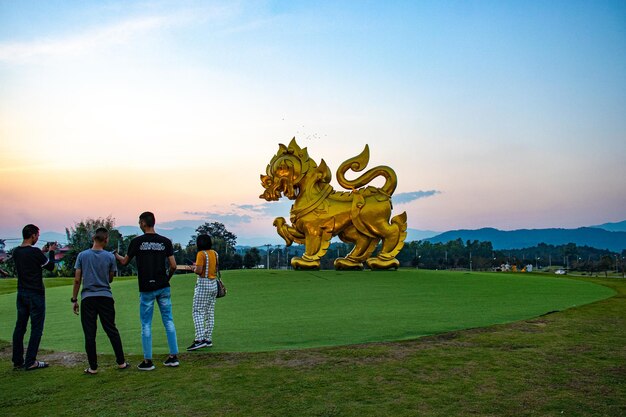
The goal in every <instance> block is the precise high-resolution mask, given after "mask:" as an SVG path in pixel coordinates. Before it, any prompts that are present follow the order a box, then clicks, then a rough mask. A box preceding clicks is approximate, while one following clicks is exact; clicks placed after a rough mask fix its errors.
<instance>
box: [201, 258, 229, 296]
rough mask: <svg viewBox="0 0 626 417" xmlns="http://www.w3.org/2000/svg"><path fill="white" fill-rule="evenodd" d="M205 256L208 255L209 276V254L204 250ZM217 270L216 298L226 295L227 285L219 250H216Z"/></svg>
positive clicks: (207, 271)
mask: <svg viewBox="0 0 626 417" xmlns="http://www.w3.org/2000/svg"><path fill="white" fill-rule="evenodd" d="M204 256H206V277H207V278H208V277H209V254H208V253H207V252H206V251H204ZM215 272H216V273H217V278H216V279H215V281H217V296H216V298H222V297H225V296H226V286H225V285H224V283H223V282H222V273H221V272H220V262H219V259H218V257H217V252H215Z"/></svg>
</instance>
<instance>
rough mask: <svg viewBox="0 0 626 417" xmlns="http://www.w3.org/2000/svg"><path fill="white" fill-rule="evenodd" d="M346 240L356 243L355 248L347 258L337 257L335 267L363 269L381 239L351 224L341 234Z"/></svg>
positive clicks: (342, 238)
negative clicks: (361, 231)
mask: <svg viewBox="0 0 626 417" xmlns="http://www.w3.org/2000/svg"><path fill="white" fill-rule="evenodd" d="M339 238H340V239H341V240H342V241H344V242H349V243H354V248H352V250H351V251H350V253H349V254H348V255H346V257H345V258H337V259H335V269H363V262H364V261H365V260H366V259H367V257H368V256H370V255H371V254H372V252H374V249H376V245H377V244H378V241H379V240H380V239H372V238H370V237H367V236H365V235H364V234H362V233H360V232H359V231H358V230H357V229H356V227H354V226H350V227H348V228H347V229H345V230H344V231H343V232H341V233H340V234H339Z"/></svg>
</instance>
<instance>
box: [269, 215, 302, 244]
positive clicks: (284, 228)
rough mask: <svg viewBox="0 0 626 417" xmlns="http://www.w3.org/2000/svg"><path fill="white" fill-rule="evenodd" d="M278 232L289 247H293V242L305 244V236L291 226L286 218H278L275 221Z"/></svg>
mask: <svg viewBox="0 0 626 417" xmlns="http://www.w3.org/2000/svg"><path fill="white" fill-rule="evenodd" d="M273 224H274V226H276V231H277V232H278V234H279V235H280V237H282V238H283V239H284V240H285V243H286V244H287V246H291V244H292V243H293V242H296V243H300V244H302V243H304V234H302V233H301V232H300V231H299V230H298V229H296V228H295V227H293V226H289V225H288V224H287V221H286V220H285V218H284V217H276V218H275V219H274V223H273Z"/></svg>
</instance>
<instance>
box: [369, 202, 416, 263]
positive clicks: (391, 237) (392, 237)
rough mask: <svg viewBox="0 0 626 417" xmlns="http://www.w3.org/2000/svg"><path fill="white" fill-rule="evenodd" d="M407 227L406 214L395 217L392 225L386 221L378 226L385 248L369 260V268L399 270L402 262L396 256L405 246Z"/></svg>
mask: <svg viewBox="0 0 626 417" xmlns="http://www.w3.org/2000/svg"><path fill="white" fill-rule="evenodd" d="M406 227H407V223H406V212H404V213H402V214H399V215H397V216H394V217H393V218H392V219H391V224H388V223H387V222H386V221H383V222H379V223H378V224H376V230H377V231H378V232H379V233H380V234H381V235H382V237H383V247H382V249H381V251H380V253H379V254H378V255H377V256H376V257H375V258H369V259H368V260H367V266H369V267H370V268H372V269H394V268H395V269H397V268H398V267H399V266H400V262H399V261H398V260H397V259H396V255H397V254H398V253H399V252H400V250H401V249H402V247H403V246H404V239H406Z"/></svg>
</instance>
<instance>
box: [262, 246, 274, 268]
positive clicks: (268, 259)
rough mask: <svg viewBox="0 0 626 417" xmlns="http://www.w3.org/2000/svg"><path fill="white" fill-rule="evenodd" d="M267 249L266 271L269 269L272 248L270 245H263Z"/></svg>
mask: <svg viewBox="0 0 626 417" xmlns="http://www.w3.org/2000/svg"><path fill="white" fill-rule="evenodd" d="M263 246H266V247H267V269H270V248H271V247H272V245H270V244H269V243H267V244H265V245H263Z"/></svg>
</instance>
